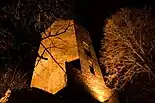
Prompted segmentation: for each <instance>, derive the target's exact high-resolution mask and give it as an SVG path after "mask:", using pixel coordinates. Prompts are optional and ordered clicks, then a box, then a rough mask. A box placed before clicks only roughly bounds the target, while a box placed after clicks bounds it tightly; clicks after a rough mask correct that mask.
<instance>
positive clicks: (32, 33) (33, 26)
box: [0, 0, 72, 94]
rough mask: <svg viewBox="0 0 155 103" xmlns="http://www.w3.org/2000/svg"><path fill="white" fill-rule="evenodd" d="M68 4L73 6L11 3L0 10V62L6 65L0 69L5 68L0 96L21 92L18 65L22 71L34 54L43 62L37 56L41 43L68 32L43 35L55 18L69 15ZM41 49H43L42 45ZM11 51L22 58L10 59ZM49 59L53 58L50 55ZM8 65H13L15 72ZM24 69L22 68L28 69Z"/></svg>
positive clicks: (55, 1) (29, 0)
mask: <svg viewBox="0 0 155 103" xmlns="http://www.w3.org/2000/svg"><path fill="white" fill-rule="evenodd" d="M70 4H72V3H71V2H69V1H68V0H39V1H37V0H13V1H12V3H11V4H8V5H5V6H4V7H3V8H1V10H0V23H1V25H0V31H1V32H0V34H1V35H0V40H2V41H1V42H0V55H3V58H0V59H1V60H0V61H5V63H3V64H4V65H1V66H0V67H4V66H5V65H7V67H5V72H2V74H1V76H0V79H1V83H0V84H1V87H0V89H1V90H2V91H1V93H3V94H4V93H5V92H7V91H8V90H11V91H12V90H14V89H17V88H18V89H19V88H23V86H24V83H25V78H24V77H25V75H26V74H25V73H21V71H20V70H21V69H22V68H21V67H20V66H18V65H22V67H24V65H23V62H24V60H25V58H28V57H29V56H30V55H31V54H34V53H35V55H36V56H38V57H39V58H41V59H46V58H44V57H43V56H41V55H39V54H37V53H38V47H39V45H40V43H41V41H42V40H44V39H47V38H48V37H52V36H57V35H60V34H62V33H63V32H65V31H66V30H67V28H68V27H66V29H64V31H63V32H59V31H58V32H56V34H48V33H46V32H45V31H47V29H48V28H49V27H50V26H51V24H52V23H53V22H54V21H55V20H56V19H57V18H63V17H66V16H68V15H70V14H71V11H72V6H71V5H70ZM5 24H7V25H5ZM49 33H51V32H49ZM42 34H46V35H47V37H45V38H42V39H41V37H42ZM19 37H23V40H19V41H18V38H19ZM41 45H42V46H44V45H43V44H42V43H41ZM25 46H28V47H29V48H28V49H24V52H23V51H21V48H24V47H25ZM44 47H45V51H46V52H48V47H46V46H44ZM10 48H11V49H10ZM13 50H14V51H18V52H17V53H19V52H22V55H21V54H17V53H16V55H17V56H16V57H15V58H13V57H12V55H10V53H11V52H12V51H13ZM4 54H5V55H4ZM42 55H43V54H42ZM50 56H51V57H52V55H50ZM53 59H54V58H53ZM32 60H34V59H32ZM32 64H33V63H32ZM8 65H10V66H12V65H15V66H14V67H15V68H16V69H15V68H13V67H10V66H8ZM16 66H17V67H16ZM26 66H27V65H26ZM26 66H25V67H24V68H27V67H26ZM19 78H23V79H19Z"/></svg>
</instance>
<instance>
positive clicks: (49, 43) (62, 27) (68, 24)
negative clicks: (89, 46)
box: [31, 20, 79, 94]
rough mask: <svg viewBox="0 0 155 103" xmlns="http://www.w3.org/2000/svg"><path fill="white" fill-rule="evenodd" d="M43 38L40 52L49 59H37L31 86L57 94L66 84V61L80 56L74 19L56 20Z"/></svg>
mask: <svg viewBox="0 0 155 103" xmlns="http://www.w3.org/2000/svg"><path fill="white" fill-rule="evenodd" d="M49 35H50V36H49ZM54 35H56V36H54ZM47 37H48V38H47ZM42 38H43V40H42V41H41V45H40V47H39V52H38V53H39V55H40V56H42V57H44V58H47V59H48V60H46V59H40V58H39V57H38V58H37V59H36V64H35V65H36V67H35V68H34V73H33V77H32V81H31V86H32V87H36V88H39V89H42V90H45V91H48V92H50V93H52V94H55V93H56V92H58V91H59V90H61V89H62V88H63V87H65V85H66V75H65V71H66V69H65V62H66V61H68V62H69V61H72V60H74V59H77V58H79V56H78V51H77V43H76V37H75V30H74V25H73V20H57V21H55V22H54V24H53V25H52V26H51V27H49V28H48V29H47V31H46V32H45V33H44V34H42ZM45 48H46V49H47V50H45ZM53 58H54V59H53ZM63 70H64V71H63Z"/></svg>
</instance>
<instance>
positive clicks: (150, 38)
mask: <svg viewBox="0 0 155 103" xmlns="http://www.w3.org/2000/svg"><path fill="white" fill-rule="evenodd" d="M154 27H155V19H154V18H153V17H152V11H151V8H143V9H136V8H132V9H131V8H122V9H120V11H118V12H117V13H116V14H114V15H112V16H111V17H109V18H108V19H107V20H106V24H105V27H104V38H103V39H102V40H101V50H100V55H101V57H100V63H101V65H102V66H104V67H105V70H106V73H107V74H108V75H107V76H106V78H107V80H108V82H107V84H108V85H110V86H112V88H113V89H114V90H121V89H123V88H124V86H125V85H126V84H127V83H128V82H131V83H132V82H133V81H134V78H135V77H136V76H137V75H139V74H145V75H146V74H147V75H148V77H149V79H150V80H152V78H155V74H154V70H155V65H154V64H153V63H154V62H155V61H154V60H155V48H154V47H155V30H154Z"/></svg>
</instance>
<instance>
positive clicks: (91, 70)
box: [89, 65, 95, 75]
mask: <svg viewBox="0 0 155 103" xmlns="http://www.w3.org/2000/svg"><path fill="white" fill-rule="evenodd" d="M89 68H90V72H91V73H92V74H94V75H95V71H94V68H93V65H89Z"/></svg>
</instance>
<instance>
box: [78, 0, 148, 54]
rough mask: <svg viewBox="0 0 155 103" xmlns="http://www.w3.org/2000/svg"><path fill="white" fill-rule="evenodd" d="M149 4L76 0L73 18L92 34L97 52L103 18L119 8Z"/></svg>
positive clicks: (139, 0)
mask: <svg viewBox="0 0 155 103" xmlns="http://www.w3.org/2000/svg"><path fill="white" fill-rule="evenodd" d="M150 4H151V2H149V1H148V0H147V1H144V0H106V1H104V0H76V9H75V14H76V15H75V18H76V20H77V21H78V22H79V23H80V24H81V25H82V26H84V27H85V28H86V29H87V30H88V31H89V32H90V33H91V34H92V41H93V44H94V47H95V50H96V51H98V50H99V43H100V38H102V36H101V34H102V32H103V31H102V29H103V24H104V20H105V18H107V17H108V16H109V15H110V14H112V13H115V11H116V10H117V9H118V8H121V7H143V6H144V5H150ZM97 54H98V53H97Z"/></svg>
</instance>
